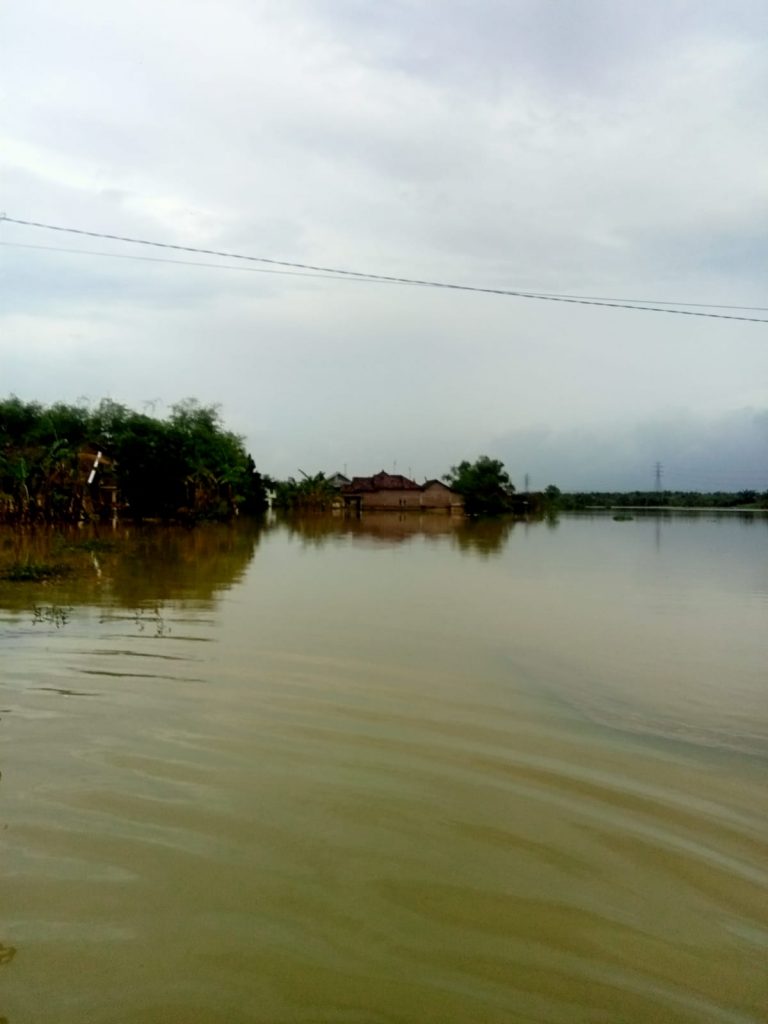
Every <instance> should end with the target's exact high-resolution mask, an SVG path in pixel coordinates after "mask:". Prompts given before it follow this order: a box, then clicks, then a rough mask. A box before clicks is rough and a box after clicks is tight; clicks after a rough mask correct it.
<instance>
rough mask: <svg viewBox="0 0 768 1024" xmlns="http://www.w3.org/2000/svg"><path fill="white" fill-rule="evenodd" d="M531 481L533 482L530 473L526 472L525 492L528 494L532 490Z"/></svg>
mask: <svg viewBox="0 0 768 1024" xmlns="http://www.w3.org/2000/svg"><path fill="white" fill-rule="evenodd" d="M530 483H531V479H530V477H529V476H528V474H527V473H526V474H525V493H526V494H528V493H529V492H530V489H531V488H530Z"/></svg>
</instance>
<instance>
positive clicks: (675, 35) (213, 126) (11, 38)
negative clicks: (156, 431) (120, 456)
mask: <svg viewBox="0 0 768 1024" xmlns="http://www.w3.org/2000/svg"><path fill="white" fill-rule="evenodd" d="M3 17H4V33H3V38H2V41H0V46H1V47H2V52H0V66H1V67H2V72H0V78H1V79H2V88H3V89H4V91H5V95H6V96H7V97H8V96H11V97H12V98H13V102H12V103H8V104H6V110H7V116H6V117H5V118H4V132H5V140H4V142H3V143H2V147H1V148H0V152H2V154H3V156H2V160H3V164H2V167H1V168H0V173H2V176H3V191H4V199H3V204H4V206H5V209H6V212H7V213H8V214H9V215H10V216H18V217H21V218H26V219H33V220H44V221H49V222H52V223H55V224H64V225H73V226H77V227H84V228H89V229H94V230H106V231H107V232H111V233H116V234H126V235H131V236H138V237H143V238H150V239H158V240H164V241H169V242H177V243H180V244H187V245H193V246H194V245H197V246H201V247H203V248H209V249H225V250H232V251H239V252H245V253H250V254H252V255H256V256H266V257H272V258H278V259H288V260H297V261H299V262H304V263H319V264H323V265H331V266H340V267H348V268H359V269H363V270H372V271H379V272H383V273H389V274H394V275H406V276H417V277H430V278H435V279H443V280H448V281H461V282H466V283H470V284H479V285H491V286H498V287H512V288H524V289H537V290H550V291H556V292H576V293H579V292H580V293H585V294H598V295H605V294H608V295H616V296H624V297H628V298H633V297H636V298H643V297H646V298H652V299H658V300H676V299H677V300H679V299H683V300H689V301H709V302H715V301H719V302H725V303H747V304H753V305H761V304H762V303H763V294H764V280H765V273H766V269H767V268H766V257H767V256H768V252H767V248H768V247H767V245H766V241H765V239H766V238H767V237H768V233H767V232H766V230H765V228H766V220H767V219H768V185H767V184H766V183H768V167H766V162H767V161H766V157H765V153H764V146H763V143H762V140H763V139H764V137H765V130H766V120H767V118H766V111H765V103H764V98H765V95H766V92H768V81H767V79H768V70H767V69H768V60H766V43H765V42H764V40H765V39H766V38H768V36H766V34H765V32H763V31H762V30H763V28H764V27H765V23H766V19H767V17H768V15H767V13H766V10H765V8H764V5H761V4H756V3H755V4H749V3H736V4H733V5H728V7H727V8H726V7H725V5H721V4H717V3H706V2H705V3H703V4H698V5H695V6H693V5H691V4H688V3H684V2H682V0H680V2H672V3H665V4H663V5H662V4H660V3H651V4H647V5H644V6H643V8H642V9H636V8H632V9H631V10H630V9H629V8H627V7H626V6H623V5H618V4H614V3H609V2H607V0H592V2H587V3H579V4H573V3H541V2H538V0H537V2H533V0H519V2H513V3H508V2H503V3H502V2H501V0H480V2H478V3H475V4H471V5H470V4H466V3H464V2H460V0H446V2H445V4H441V5H440V7H439V9H438V8H437V7H435V6H433V5H414V4H410V3H405V2H394V3H391V4H387V5H375V4H359V3H353V2H352V0H333V2H330V0H317V2H316V0H312V2H311V3H310V2H308V0H287V2H286V3H284V4H280V5H274V4H267V3H266V2H252V0H248V2H245V0H227V2H226V3H225V4H214V3H213V2H212V0H200V2H198V3H195V4H192V5H189V4H181V3H180V2H171V3H168V4H163V5H159V6H158V5H156V4H155V5H150V4H148V3H146V2H145V0H138V2H137V3H135V4H132V5H131V7H130V8H124V9H123V8H119V9H114V10H113V9H111V8H110V9H109V11H107V10H106V9H105V8H104V6H103V5H100V4H96V3H95V0H75V2H74V3H72V4H68V5H67V8H66V10H64V9H63V8H62V7H61V5H56V4H53V3H52V2H50V0H30V2H29V3H28V4H24V5H16V6H15V7H14V8H13V9H11V10H9V12H6V13H5V14H4V16H3ZM33 28H34V32H33V31H32V30H33ZM32 38H34V40H35V45H34V48H31V47H30V46H29V45H28V44H27V43H25V42H24V40H28V39H32ZM0 241H3V242H7V243H21V244H23V245H29V244H43V245H46V244H51V245H55V246H59V247H60V248H64V247H67V246H68V244H69V243H71V247H73V248H74V247H78V248H87V249H103V250H104V251H106V252H112V253H117V252H119V253H128V252H133V253H135V254H143V255H159V256H161V257H162V255H163V253H162V252H157V251H155V250H142V249H128V248H126V247H125V246H123V245H120V244H118V243H108V242H103V243H101V242H98V243H97V242H96V241H95V240H91V239H88V240H82V239H76V238H67V237H66V236H56V235H52V234H49V233H45V232H41V231H32V230H31V229H27V228H21V227H17V226H16V227H15V226H13V225H11V224H8V223H3V224H2V225H0ZM165 255H171V256H173V257H174V258H175V256H176V255H179V254H173V253H171V254H165ZM181 258H184V257H181ZM188 258H190V259H192V258H194V257H188ZM0 261H1V264H0V273H1V274H2V278H0V284H1V285H2V287H3V289H4V293H5V295H6V297H7V298H6V301H5V303H4V307H3V309H2V311H0V332H1V333H0V382H2V384H3V386H4V387H5V388H6V389H7V390H9V391H10V390H16V391H18V392H19V393H21V394H25V396H26V397H30V398H34V397H39V398H41V399H43V400H53V399H55V398H64V399H70V400H71V399H74V398H76V397H77V396H78V395H80V394H82V393H83V392H84V391H85V390H87V392H88V393H91V392H93V393H95V394H96V395H99V394H112V395H113V396H115V397H117V398H119V399H120V400H122V401H125V402H128V403H129V404H130V403H131V402H134V403H136V402H141V401H143V400H144V399H146V398H147V397H148V396H152V397H154V396H156V395H158V394H161V395H162V396H163V398H164V400H165V401H167V402H171V401H174V400H176V399H178V398H181V397H184V396H185V395H188V394H193V395H197V396H198V397H199V398H201V399H202V400H203V401H221V402H222V404H223V407H224V414H225V416H226V417H228V418H230V417H231V418H232V419H233V420H234V421H235V423H236V426H237V429H239V430H242V431H243V432H245V433H247V434H248V435H249V437H252V438H253V443H254V444H258V446H259V447H260V448H261V449H262V451H257V452H256V453H255V454H256V455H257V458H258V460H259V462H260V463H261V464H266V465H267V466H269V465H270V464H271V468H273V469H274V471H276V472H283V471H286V470H293V468H294V467H295V465H305V463H309V464H310V465H309V466H305V468H312V463H313V460H315V463H318V464H324V463H326V462H332V463H333V464H334V465H335V464H338V462H340V461H341V462H344V461H347V462H349V463H350V464H351V463H352V462H354V463H355V469H356V470H359V471H360V472H367V471H370V468H371V465H370V464H371V463H373V464H387V465H388V464H389V463H391V461H392V460H393V459H394V458H398V460H399V461H400V462H402V463H405V462H414V463H418V464H419V465H423V467H424V472H425V473H428V474H433V473H435V472H438V471H442V468H444V467H445V466H446V464H450V462H452V461H456V459H457V458H460V457H463V456H464V455H465V454H472V452H473V451H475V452H477V451H481V450H483V448H485V447H486V446H487V444H488V442H489V441H492V440H493V439H494V438H504V437H511V436H523V435H524V432H525V431H526V430H528V431H531V430H534V428H537V429H538V427H540V426H541V425H542V424H546V427H547V429H548V430H551V431H553V432H554V434H553V436H554V435H557V436H560V435H569V434H571V433H572V432H573V431H578V430H579V429H584V430H585V431H587V433H589V432H590V431H592V432H593V433H599V432H600V430H601V429H603V427H602V426H601V425H603V424H605V425H610V424H616V423H621V422H622V419H624V420H625V421H626V422H633V423H634V422H638V423H639V422H652V421H655V422H659V423H662V424H664V423H667V424H668V423H669V422H670V416H671V415H672V411H673V410H676V409H679V410H682V411H683V413H684V414H686V415H691V416H694V417H696V416H699V417H705V418H706V417H715V418H716V417H720V416H724V415H725V414H726V413H728V411H729V410H734V409H742V408H745V407H754V408H755V409H760V408H761V407H762V408H764V407H768V359H767V358H766V354H765V353H766V348H765V342H764V337H765V334H764V328H763V327H761V326H759V325H746V324H744V325H739V324H736V323H727V322H722V323H718V322H707V321H687V320H686V319H685V318H680V317H672V316H666V317H665V316H661V315H653V316H652V315H651V314H643V313H631V312H627V313H620V312H616V311H611V310H598V309H589V308H581V307H556V306H553V305H547V304H544V303H525V302H523V301H521V300H513V299H501V298H492V297H481V296H469V295H463V296H462V295H457V294H455V293H450V292H437V291H432V290H426V289H408V288H391V287H384V286H376V285H361V284H353V283H351V282H350V283H346V284H345V283H342V282H330V281H327V282H318V281H315V280H312V279H310V278H303V279H298V278H290V277H281V276H277V275H274V276H268V275H262V274H255V273H235V272H232V271H222V270H213V269H211V270H206V269H204V268H199V267H198V268H193V267H187V268H185V267H181V266H176V265H172V264H162V263H151V262H138V261H137V262H132V261H129V260H123V259H107V258H100V257H98V256H85V255H66V254H63V253H58V254H57V253H51V252H43V251H37V250H32V249H21V248H19V249H13V248H10V247H0ZM214 262H215V261H214ZM57 339H59V342H58V345H57ZM84 379H87V385H88V386H87V389H85V388H84V387H83V380H84ZM521 432H522V433H521ZM615 436H616V438H620V439H621V444H624V445H625V446H627V447H626V452H625V456H626V458H625V459H624V464H626V461H627V458H629V456H630V455H631V454H632V451H633V450H634V449H633V445H635V444H636V440H635V439H633V435H632V434H631V432H629V433H627V431H625V430H623V429H621V428H619V429H618V430H617V432H616V435H615ZM553 443H554V442H553ZM617 443H618V442H617ZM593 450H594V451H597V450H598V449H597V448H594V449H593ZM617 451H618V449H617ZM343 452H346V453H347V455H346V458H342V453H343ZM405 453H408V454H405ZM646 455H647V452H646V449H645V448H644V449H643V450H642V454H641V455H638V457H637V459H638V461H637V465H638V467H639V466H640V465H641V462H642V460H643V459H645V458H646ZM656 457H658V458H662V459H664V458H665V457H664V456H663V455H659V456H653V458H652V459H651V461H653V459H655V458H656ZM553 458H554V456H553ZM607 459H608V455H607V454H606V456H605V460H607ZM357 460H359V461H357ZM605 460H604V465H605V466H606V467H607V465H608V462H607V461H605ZM621 464H622V456H621V452H618V454H617V456H616V462H615V466H616V469H615V473H616V474H619V475H620V474H621V473H623V470H621V468H620V467H621ZM552 465H553V468H558V467H559V466H560V463H557V462H556V460H555V461H554V462H553V463H552ZM598 465H602V464H601V463H600V462H599V460H597V458H596V461H595V467H596V472H597V467H598ZM375 468H378V465H375ZM587 468H588V467H587ZM585 471H586V469H585ZM746 471H747V470H746V469H745V472H746ZM600 472H602V470H600ZM606 472H607V469H606ZM638 472H640V470H639V469H638Z"/></svg>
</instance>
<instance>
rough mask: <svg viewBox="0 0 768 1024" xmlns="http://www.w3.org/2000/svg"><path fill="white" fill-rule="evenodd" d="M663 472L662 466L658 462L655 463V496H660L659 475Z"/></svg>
mask: <svg viewBox="0 0 768 1024" xmlns="http://www.w3.org/2000/svg"><path fill="white" fill-rule="evenodd" d="M663 470H664V467H663V466H662V464H661V463H660V462H657V463H656V493H657V494H661V474H662V472H663Z"/></svg>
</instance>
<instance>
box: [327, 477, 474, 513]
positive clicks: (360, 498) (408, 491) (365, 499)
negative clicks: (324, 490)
mask: <svg viewBox="0 0 768 1024" xmlns="http://www.w3.org/2000/svg"><path fill="white" fill-rule="evenodd" d="M341 497H342V500H343V502H344V508H345V509H347V510H349V511H353V512H358V513H359V512H364V511H371V512H449V513H450V512H456V513H461V512H463V511H464V501H463V499H462V497H461V495H459V494H457V493H456V492H455V491H452V490H451V488H450V487H448V486H447V485H446V484H444V483H443V482H442V481H441V480H427V481H425V482H424V483H423V484H417V483H416V481H415V480H410V479H409V478H408V477H407V476H403V475H402V474H400V473H385V472H384V470H382V471H381V472H380V473H375V474H374V475H373V476H356V477H353V478H352V480H351V481H350V482H349V483H348V484H344V485H343V486H342V487H341Z"/></svg>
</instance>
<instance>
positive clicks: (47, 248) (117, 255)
mask: <svg viewBox="0 0 768 1024" xmlns="http://www.w3.org/2000/svg"><path fill="white" fill-rule="evenodd" d="M0 219H1V218H0ZM0 246H4V247H5V248H9V249H35V250H38V251H42V252H63V253H66V254H67V255H79V256H104V257H106V258H107V259H111V260H141V261H142V262H143V263H171V264H174V265H176V266H179V267H205V268H207V269H208V270H235V271H237V272H239V273H246V274H248V273H250V274H280V275H282V276H284V277H314V278H319V279H320V280H321V281H348V280H350V278H347V277H339V276H338V275H336V274H320V273H310V272H309V271H307V272H305V271H301V270H276V269H274V268H271V267H233V266H232V264H231V263H202V262H200V261H199V260H174V259H171V258H170V257H168V256H137V255H136V253H129V252H103V251H101V250H98V249H70V248H64V247H63V246H60V245H29V244H28V243H26V242H0ZM351 280H353V281H358V282H359V283H360V284H390V283H391V282H389V281H376V280H375V279H374V280H369V279H368V278H366V277H361V278H351Z"/></svg>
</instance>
